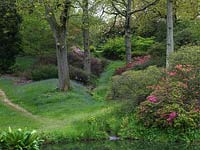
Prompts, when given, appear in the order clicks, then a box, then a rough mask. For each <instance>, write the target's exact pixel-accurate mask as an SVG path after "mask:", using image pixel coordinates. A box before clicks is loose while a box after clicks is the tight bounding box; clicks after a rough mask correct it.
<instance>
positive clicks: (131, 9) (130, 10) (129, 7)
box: [111, 0, 159, 64]
mask: <svg viewBox="0 0 200 150" xmlns="http://www.w3.org/2000/svg"><path fill="white" fill-rule="evenodd" d="M158 1H159V0H153V1H151V2H149V1H146V0H142V1H140V3H142V5H139V6H138V5H137V4H136V3H133V0H115V1H111V4H112V7H113V8H114V10H115V13H113V14H118V15H121V16H123V17H124V18H125V26H124V30H125V47H126V48H125V49H126V63H127V64H128V63H130V62H131V61H132V54H131V53H132V52H131V18H132V16H133V15H134V14H136V13H139V12H141V11H145V10H147V8H149V7H150V6H153V5H155V4H156V3H157V2H158Z"/></svg>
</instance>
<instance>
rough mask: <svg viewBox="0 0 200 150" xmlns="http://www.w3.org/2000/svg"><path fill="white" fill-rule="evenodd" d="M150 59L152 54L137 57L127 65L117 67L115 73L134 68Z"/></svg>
mask: <svg viewBox="0 0 200 150" xmlns="http://www.w3.org/2000/svg"><path fill="white" fill-rule="evenodd" d="M150 59H151V56H150V55H147V56H141V57H135V58H134V60H133V61H132V62H130V63H128V64H127V65H126V66H123V67H120V68H118V69H116V70H115V74H117V75H120V74H122V73H123V72H125V71H127V70H130V69H133V68H134V67H135V66H137V65H142V64H145V63H146V62H148V61H150Z"/></svg>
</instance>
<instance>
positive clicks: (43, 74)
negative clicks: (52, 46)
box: [31, 65, 58, 81]
mask: <svg viewBox="0 0 200 150" xmlns="http://www.w3.org/2000/svg"><path fill="white" fill-rule="evenodd" d="M57 77H58V71H57V67H56V66H54V65H39V66H36V67H35V68H34V69H33V70H32V71H31V79H32V80H34V81H38V80H45V79H50V78H57Z"/></svg>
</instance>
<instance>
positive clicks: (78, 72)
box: [69, 65, 95, 84]
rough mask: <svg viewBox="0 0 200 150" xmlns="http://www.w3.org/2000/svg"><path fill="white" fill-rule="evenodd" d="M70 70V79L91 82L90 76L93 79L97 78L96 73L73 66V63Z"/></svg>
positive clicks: (85, 82)
mask: <svg viewBox="0 0 200 150" xmlns="http://www.w3.org/2000/svg"><path fill="white" fill-rule="evenodd" d="M69 70H70V72H69V75H70V79H72V80H76V81H79V82H82V83H84V84H87V83H89V82H90V79H89V77H90V78H92V79H93V78H95V76H94V75H90V74H88V73H87V72H85V71H84V70H82V69H80V68H76V67H73V66H71V65H70V67H69Z"/></svg>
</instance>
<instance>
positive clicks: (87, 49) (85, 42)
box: [82, 0, 91, 79]
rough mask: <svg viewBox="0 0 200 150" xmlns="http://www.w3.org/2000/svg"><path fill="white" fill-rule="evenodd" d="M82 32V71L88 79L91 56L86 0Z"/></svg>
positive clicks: (85, 0)
mask: <svg viewBox="0 0 200 150" xmlns="http://www.w3.org/2000/svg"><path fill="white" fill-rule="evenodd" d="M82 23H83V24H82V30H83V45H84V70H85V71H86V72H87V73H88V78H89V79H90V74H91V56H90V44H89V12H88V0H83V18H82Z"/></svg>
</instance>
